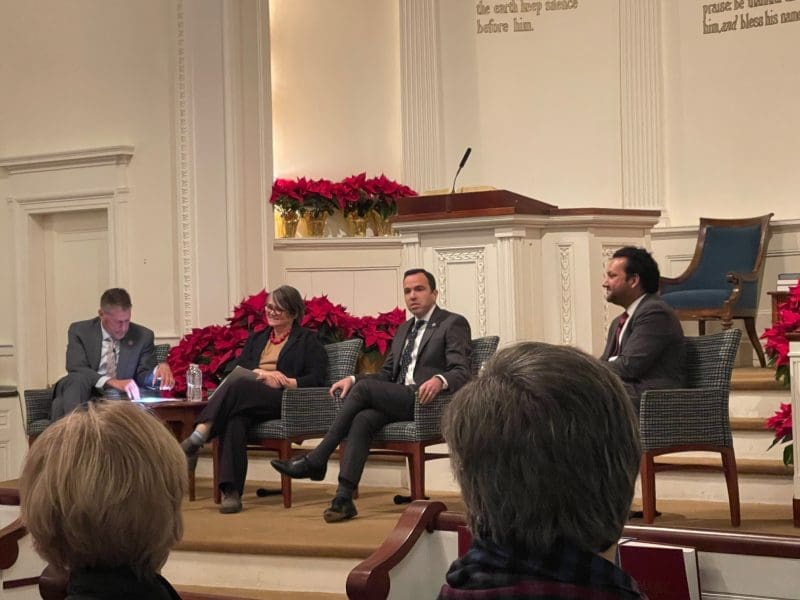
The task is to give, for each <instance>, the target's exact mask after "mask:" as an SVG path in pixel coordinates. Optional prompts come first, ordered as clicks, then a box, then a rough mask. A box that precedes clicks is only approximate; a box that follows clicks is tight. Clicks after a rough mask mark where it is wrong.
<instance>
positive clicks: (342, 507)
mask: <svg viewBox="0 0 800 600" xmlns="http://www.w3.org/2000/svg"><path fill="white" fill-rule="evenodd" d="M357 514H358V511H357V510H356V505H355V504H353V501H352V500H351V499H350V498H343V497H341V496H336V497H335V498H334V499H333V502H331V505H330V508H326V509H325V512H324V513H322V518H323V519H325V522H326V523H338V522H339V521H346V520H347V519H352V518H353V517H355V516H356V515H357Z"/></svg>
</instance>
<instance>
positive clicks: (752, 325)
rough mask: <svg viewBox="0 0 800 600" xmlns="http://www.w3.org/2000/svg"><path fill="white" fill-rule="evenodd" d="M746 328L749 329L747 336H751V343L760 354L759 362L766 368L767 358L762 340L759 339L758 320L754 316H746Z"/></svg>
mask: <svg viewBox="0 0 800 600" xmlns="http://www.w3.org/2000/svg"><path fill="white" fill-rule="evenodd" d="M744 328H745V330H746V331H747V337H749V338H750V343H751V344H753V348H754V349H755V351H756V355H757V356H758V364H760V365H761V368H762V369H764V368H766V366H767V360H766V358H765V357H764V349H763V348H762V347H761V342H759V341H758V334H757V333H756V320H755V319H754V318H753V317H745V319H744Z"/></svg>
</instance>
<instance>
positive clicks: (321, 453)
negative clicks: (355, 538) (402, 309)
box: [272, 269, 471, 523]
mask: <svg viewBox="0 0 800 600" xmlns="http://www.w3.org/2000/svg"><path fill="white" fill-rule="evenodd" d="M403 292H404V294H405V301H406V306H407V307H408V310H409V311H411V313H412V314H413V318H412V319H409V320H408V321H406V322H405V323H403V324H402V325H401V326H400V327H399V328H398V329H397V332H396V333H395V336H394V339H393V340H392V345H391V348H390V350H389V353H388V354H387V356H386V361H385V362H384V364H383V368H382V369H381V370H380V371H379V372H378V373H376V374H374V375H358V376H355V377H345V378H344V379H341V380H339V381H337V382H336V383H334V384H333V386H331V395H333V393H334V392H335V391H336V390H339V391H340V392H341V396H342V398H344V399H345V400H344V405H343V407H342V411H341V412H340V413H339V415H338V416H337V417H336V420H335V421H334V423H333V425H331V428H330V430H328V433H327V434H326V435H325V437H324V438H323V440H322V442H320V444H319V445H318V446H317V447H316V448H315V449H314V450H313V451H312V452H310V453H309V454H308V455H306V456H305V457H303V458H299V459H296V460H292V461H283V460H273V461H272V466H274V467H275V469H277V470H278V471H280V472H281V473H283V474H285V475H289V476H290V477H296V478H305V477H308V478H311V479H313V480H315V481H320V480H322V479H324V478H325V471H326V470H327V465H328V458H329V457H330V455H331V454H332V453H333V451H334V450H335V449H336V447H337V446H338V445H339V442H341V441H342V440H343V439H344V438H347V445H346V447H345V450H344V455H343V456H342V459H341V466H340V469H339V487H338V489H337V490H336V496H335V497H334V499H333V502H332V503H331V506H330V508H328V509H326V510H325V512H324V513H323V518H324V519H325V521H327V522H328V523H332V522H335V521H342V520H345V519H351V518H353V517H354V516H355V515H356V514H357V511H356V507H355V505H354V504H353V491H354V490H355V488H356V487H357V486H358V482H359V480H360V479H361V474H362V472H363V470H364V464H365V463H366V461H367V456H368V455H369V446H370V443H371V442H372V439H373V437H374V436H375V434H376V433H377V432H378V431H380V429H381V428H382V427H383V426H384V425H386V424H387V423H393V422H395V421H410V420H412V419H413V418H414V403H415V402H420V403H421V404H427V403H428V402H430V401H431V400H433V399H434V398H435V397H436V396H437V395H438V394H439V393H440V392H441V391H442V390H448V391H450V392H455V391H456V390H458V388H460V387H461V386H463V385H464V384H465V383H466V382H467V380H468V379H469V377H470V368H469V367H470V363H469V356H470V351H471V345H470V328H469V323H468V322H467V320H466V319H465V318H464V317H462V316H461V315H457V314H455V313H451V312H448V311H446V310H443V309H441V308H439V307H438V306H436V297H437V295H438V292H437V290H436V279H435V278H434V277H433V275H432V274H430V273H429V272H427V271H425V270H424V269H410V270H408V271H406V272H405V274H404V275H403Z"/></svg>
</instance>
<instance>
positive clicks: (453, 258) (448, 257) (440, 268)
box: [434, 247, 486, 337]
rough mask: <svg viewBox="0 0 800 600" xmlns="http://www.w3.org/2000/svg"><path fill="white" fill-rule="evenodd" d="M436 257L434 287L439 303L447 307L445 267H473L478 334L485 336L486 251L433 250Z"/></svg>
mask: <svg viewBox="0 0 800 600" xmlns="http://www.w3.org/2000/svg"><path fill="white" fill-rule="evenodd" d="M434 255H435V257H436V278H437V284H436V287H437V288H438V290H439V303H440V304H441V305H442V306H444V307H447V306H448V303H447V267H448V265H451V264H453V263H470V264H474V265H475V275H476V280H477V282H476V283H477V296H478V333H479V335H480V336H481V337H483V336H485V335H486V268H485V257H486V249H485V248H482V247H475V248H452V249H449V248H434Z"/></svg>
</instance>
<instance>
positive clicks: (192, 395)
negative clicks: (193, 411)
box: [186, 363, 203, 402]
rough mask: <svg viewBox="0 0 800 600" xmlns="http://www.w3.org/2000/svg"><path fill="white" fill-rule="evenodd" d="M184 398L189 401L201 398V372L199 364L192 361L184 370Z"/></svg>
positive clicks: (196, 400)
mask: <svg viewBox="0 0 800 600" xmlns="http://www.w3.org/2000/svg"><path fill="white" fill-rule="evenodd" d="M186 399H187V400H188V401H189V402H200V401H201V400H202V399H203V374H202V373H201V372H200V365H197V364H195V363H192V364H190V365H189V369H188V370H187V371H186Z"/></svg>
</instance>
